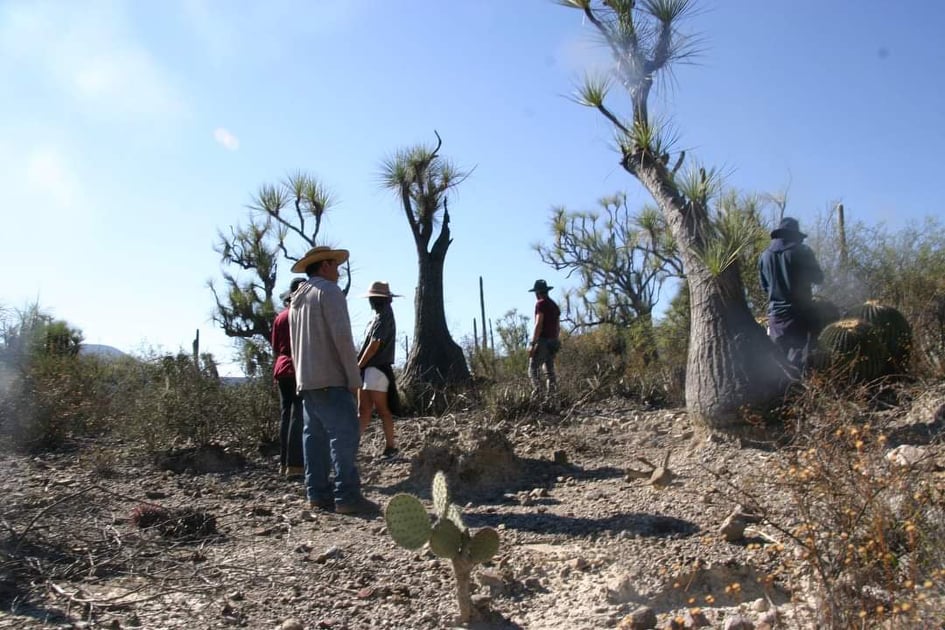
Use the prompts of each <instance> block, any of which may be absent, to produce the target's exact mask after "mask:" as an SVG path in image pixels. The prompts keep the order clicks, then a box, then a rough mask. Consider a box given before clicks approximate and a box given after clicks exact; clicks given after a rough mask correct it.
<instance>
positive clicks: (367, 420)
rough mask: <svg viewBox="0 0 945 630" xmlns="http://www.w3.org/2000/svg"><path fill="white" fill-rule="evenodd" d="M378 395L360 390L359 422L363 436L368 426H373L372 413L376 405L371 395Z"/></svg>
mask: <svg viewBox="0 0 945 630" xmlns="http://www.w3.org/2000/svg"><path fill="white" fill-rule="evenodd" d="M376 393H377V392H371V391H368V390H366V389H363V388H362V389H359V390H358V421H359V423H360V425H361V435H364V432H365V431H367V428H368V425H369V424H371V412H372V411H374V403H373V402H372V401H371V394H376ZM389 413H390V412H388V414H389Z"/></svg>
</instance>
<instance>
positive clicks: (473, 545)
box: [384, 471, 499, 623]
mask: <svg viewBox="0 0 945 630" xmlns="http://www.w3.org/2000/svg"><path fill="white" fill-rule="evenodd" d="M432 494H433V512H434V517H435V522H434V523H433V524H432V525H431V524H430V517H429V515H428V514H427V511H426V509H425V508H424V507H423V504H422V503H421V502H420V500H419V499H418V498H417V497H415V496H413V495H411V494H406V493H400V494H397V495H395V496H394V497H393V498H392V499H391V500H390V502H389V503H388V504H387V509H386V510H385V511H384V518H385V520H386V521H387V531H388V533H390V535H391V538H393V539H394V542H396V543H397V544H398V545H400V546H401V547H404V548H406V549H419V548H420V547H422V546H423V545H424V544H427V545H428V546H429V548H430V551H432V552H433V553H434V554H435V555H437V556H439V557H440V558H446V559H448V560H450V561H451V562H452V564H453V575H454V577H455V578H456V598H457V600H458V602H459V617H460V621H461V622H462V623H466V622H468V621H469V620H470V618H471V617H472V612H473V607H472V592H471V573H472V569H473V567H474V566H475V565H476V564H479V563H483V562H488V561H489V560H490V559H491V558H492V557H493V556H495V554H496V553H498V551H499V534H498V532H496V531H495V530H494V529H492V528H491V527H484V528H482V529H480V530H478V531H476V532H475V533H472V532H471V531H470V530H469V528H468V527H466V524H465V522H463V514H462V511H461V510H460V508H459V506H457V505H456V504H454V503H452V502H451V501H450V499H451V497H450V491H449V485H448V484H447V482H446V475H444V474H443V472H442V471H438V472H437V473H436V475H434V477H433V493H432Z"/></svg>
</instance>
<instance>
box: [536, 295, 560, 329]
mask: <svg viewBox="0 0 945 630" xmlns="http://www.w3.org/2000/svg"><path fill="white" fill-rule="evenodd" d="M539 313H541V314H542V320H541V333H540V334H539V335H538V336H539V337H542V338H545V339H557V338H558V333H559V320H560V319H561V309H560V308H558V305H557V304H555V303H554V300H552V299H551V298H548V297H544V298H541V299H539V300H538V301H536V302H535V315H538V314H539Z"/></svg>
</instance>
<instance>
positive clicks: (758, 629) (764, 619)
mask: <svg viewBox="0 0 945 630" xmlns="http://www.w3.org/2000/svg"><path fill="white" fill-rule="evenodd" d="M778 621H779V619H778V609H777V608H772V609H771V610H769V611H767V612H766V613H764V614H763V615H761V616H760V617H758V623H756V624H755V630H774V629H775V628H777V627H778V625H779V624H778Z"/></svg>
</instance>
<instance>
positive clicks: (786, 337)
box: [758, 217, 824, 371]
mask: <svg viewBox="0 0 945 630" xmlns="http://www.w3.org/2000/svg"><path fill="white" fill-rule="evenodd" d="M805 238H807V235H806V234H804V233H803V232H801V226H800V223H798V221H797V219H794V218H792V217H784V218H783V219H781V223H780V224H779V225H778V227H777V228H775V229H774V230H772V231H771V243H770V244H769V245H768V248H767V249H765V251H764V252H762V254H761V257H760V258H759V260H758V272H759V276H760V279H761V288H762V290H763V291H764V292H765V295H766V296H767V298H768V336H769V337H770V338H771V340H772V341H773V342H774V343H775V344H777V346H778V347H779V348H781V350H782V351H783V352H784V354H785V356H786V357H787V359H788V362H789V363H791V364H792V365H794V366H795V367H796V368H797V369H798V370H799V371H803V370H804V369H805V368H806V367H807V363H808V355H809V353H810V345H811V343H812V341H813V339H814V337H816V335H817V333H818V332H819V330H818V328H819V318H818V317H817V314H816V312H815V310H814V305H813V294H812V288H811V287H812V285H815V284H821V283H822V282H823V281H824V273H823V271H821V269H820V265H819V264H817V258H816V256H814V252H813V251H812V250H811V249H810V248H809V247H808V246H807V245H804V239H805Z"/></svg>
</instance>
